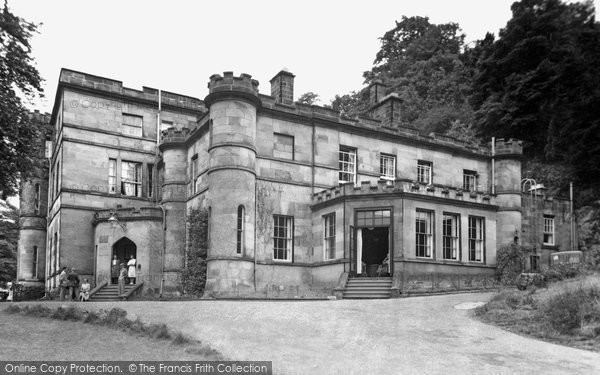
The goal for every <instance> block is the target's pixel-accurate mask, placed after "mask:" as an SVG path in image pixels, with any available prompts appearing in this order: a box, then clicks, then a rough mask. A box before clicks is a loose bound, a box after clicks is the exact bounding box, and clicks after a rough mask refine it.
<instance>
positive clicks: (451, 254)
mask: <svg viewBox="0 0 600 375" xmlns="http://www.w3.org/2000/svg"><path fill="white" fill-rule="evenodd" d="M459 223H460V216H459V215H457V214H447V213H444V219H443V222H442V247H443V253H444V254H443V255H444V259H451V260H457V259H458V237H459V236H458V233H459V227H458V225H459Z"/></svg>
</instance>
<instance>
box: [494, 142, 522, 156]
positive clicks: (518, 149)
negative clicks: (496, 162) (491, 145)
mask: <svg viewBox="0 0 600 375" xmlns="http://www.w3.org/2000/svg"><path fill="white" fill-rule="evenodd" d="M495 154H496V155H522V154H523V141H520V140H518V139H514V138H509V139H504V138H499V139H496V149H495Z"/></svg>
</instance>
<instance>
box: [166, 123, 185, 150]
mask: <svg viewBox="0 0 600 375" xmlns="http://www.w3.org/2000/svg"><path fill="white" fill-rule="evenodd" d="M189 134H190V129H188V128H181V129H177V128H169V129H166V130H163V131H162V133H161V136H160V146H159V147H160V150H161V151H164V150H166V149H169V148H179V147H185V141H186V140H187V138H188V135H189Z"/></svg>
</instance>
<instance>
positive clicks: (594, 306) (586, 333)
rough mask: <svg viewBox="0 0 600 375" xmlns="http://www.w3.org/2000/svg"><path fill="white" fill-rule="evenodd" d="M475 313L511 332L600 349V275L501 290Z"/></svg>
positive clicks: (599, 350) (593, 349)
mask: <svg viewBox="0 0 600 375" xmlns="http://www.w3.org/2000/svg"><path fill="white" fill-rule="evenodd" d="M475 316H476V317H478V318H479V319H480V320H482V321H483V322H486V323H490V324H495V325H497V326H500V327H503V328H505V329H507V330H509V331H512V332H516V333H521V334H525V335H529V336H533V337H536V338H539V339H542V340H545V341H549V342H553V343H558V344H562V345H567V346H572V347H576V348H580V349H587V350H592V351H597V352H600V275H599V274H598V273H595V274H589V275H585V276H579V277H577V278H574V279H569V280H564V281H560V282H556V283H552V284H550V285H549V286H548V287H547V288H544V289H535V288H532V289H530V290H526V291H518V290H502V291H500V292H498V293H497V294H496V295H495V296H494V297H493V298H492V299H491V300H490V302H488V303H487V304H486V305H484V306H481V307H478V308H477V309H476V310H475Z"/></svg>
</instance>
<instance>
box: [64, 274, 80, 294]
mask: <svg viewBox="0 0 600 375" xmlns="http://www.w3.org/2000/svg"><path fill="white" fill-rule="evenodd" d="M67 280H68V283H69V297H70V298H71V301H77V300H79V275H78V274H77V271H75V268H71V272H69V274H68V275H67Z"/></svg>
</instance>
